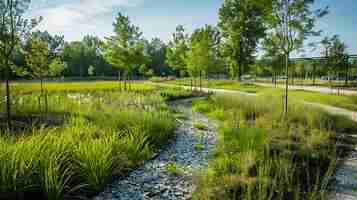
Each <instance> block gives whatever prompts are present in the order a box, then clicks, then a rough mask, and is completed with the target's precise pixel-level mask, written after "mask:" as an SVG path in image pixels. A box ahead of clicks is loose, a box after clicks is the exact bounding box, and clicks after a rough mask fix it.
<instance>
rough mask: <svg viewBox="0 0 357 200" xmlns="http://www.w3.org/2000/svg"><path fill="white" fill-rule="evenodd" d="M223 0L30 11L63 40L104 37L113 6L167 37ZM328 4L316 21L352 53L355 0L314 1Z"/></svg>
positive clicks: (356, 47) (84, 4)
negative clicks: (325, 10) (60, 35)
mask: <svg viewBox="0 0 357 200" xmlns="http://www.w3.org/2000/svg"><path fill="white" fill-rule="evenodd" d="M221 2H222V0H32V4H31V9H30V11H29V15H31V16H33V17H38V16H43V17H44V21H43V22H42V23H41V25H40V26H39V29H41V30H48V31H49V32H50V33H56V34H63V35H64V36H65V39H66V40H68V41H73V40H80V39H81V38H82V37H83V36H84V35H86V34H94V35H98V36H99V37H101V38H103V37H105V36H109V35H111V34H112V29H113V28H112V23H113V21H114V18H115V16H116V14H117V12H119V11H120V12H123V13H124V14H126V15H129V16H130V18H131V19H132V21H133V23H135V24H136V25H138V26H139V27H140V28H141V30H142V31H143V33H144V36H145V37H147V38H152V37H159V38H161V39H163V40H165V41H167V40H169V38H170V37H171V34H172V32H173V31H174V30H175V27H176V26H177V25H178V24H183V25H184V26H185V27H186V28H187V30H188V31H192V30H194V29H195V28H198V27H200V26H203V25H204V24H213V25H215V24H217V21H218V9H219V7H220V5H221ZM321 5H325V6H326V5H329V6H330V11H331V12H330V14H329V15H328V16H327V17H325V18H324V19H322V20H321V21H319V22H318V23H317V28H318V29H323V30H324V34H323V35H334V34H339V35H340V36H341V39H343V40H344V41H345V42H346V44H347V46H348V48H349V51H350V52H351V53H355V54H357V2H356V0H318V3H317V4H316V7H318V6H321ZM315 54H316V53H315Z"/></svg>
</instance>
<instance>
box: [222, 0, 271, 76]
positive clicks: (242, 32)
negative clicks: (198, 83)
mask: <svg viewBox="0 0 357 200" xmlns="http://www.w3.org/2000/svg"><path fill="white" fill-rule="evenodd" d="M270 2H271V1H266V0H258V1H250V0H225V1H223V4H222V7H221V8H220V10H219V27H220V28H221V32H222V37H223V38H224V39H225V40H224V41H225V42H224V43H223V45H222V53H223V54H224V55H225V56H227V58H228V61H229V63H230V65H229V66H230V67H231V71H233V73H232V77H237V78H239V79H240V77H241V76H242V74H243V72H244V71H246V70H247V65H248V64H250V63H252V61H253V55H254V53H255V52H256V47H257V45H258V42H259V40H260V39H261V38H262V37H263V36H264V31H265V28H266V27H265V22H266V21H265V16H266V15H267V14H268V11H269V9H270Z"/></svg>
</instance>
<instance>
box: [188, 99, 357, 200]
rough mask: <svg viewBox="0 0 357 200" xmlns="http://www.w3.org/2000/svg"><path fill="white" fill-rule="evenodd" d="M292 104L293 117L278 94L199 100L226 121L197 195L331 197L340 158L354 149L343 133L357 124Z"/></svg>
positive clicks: (292, 199)
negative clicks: (330, 192) (351, 148)
mask: <svg viewBox="0 0 357 200" xmlns="http://www.w3.org/2000/svg"><path fill="white" fill-rule="evenodd" d="M262 102H264V103H262ZM290 102H292V103H291V104H290V105H289V114H288V115H287V116H284V115H282V114H281V113H283V112H282V109H283V105H282V104H281V100H280V98H279V97H276V96H272V95H263V96H258V97H252V96H240V95H233V94H217V95H213V96H211V97H210V98H209V99H207V100H198V101H196V102H195V103H194V105H193V107H194V109H195V110H197V111H199V112H202V113H204V114H206V115H207V116H209V117H211V118H214V119H216V120H218V121H219V122H220V124H221V125H220V127H219V142H218V146H217V150H216V152H215V153H214V155H213V158H212V160H211V162H210V165H209V168H208V169H207V170H206V171H205V172H204V173H202V174H201V175H200V176H198V178H197V182H198V189H197V191H196V193H195V196H194V199H205V200H208V199H244V200H253V199H261V200H263V199H264V200H266V199H279V200H298V199H310V200H316V199H321V200H323V199H327V198H328V194H329V190H330V187H329V186H330V183H331V180H332V176H333V174H334V172H335V169H336V167H337V166H338V161H337V160H338V159H337V158H341V157H343V155H344V154H345V153H346V152H348V151H349V150H350V149H349V148H348V147H346V145H343V144H345V143H346V141H344V140H343V139H341V138H343V137H341V136H342V135H343V134H346V133H352V132H354V131H356V130H357V126H356V124H354V122H352V121H351V120H349V119H346V118H344V117H342V116H334V115H330V114H328V113H326V112H324V111H323V110H320V109H317V108H313V107H310V106H307V105H304V104H302V103H299V102H298V101H294V100H293V99H291V100H290ZM306 110H308V111H309V112H306Z"/></svg>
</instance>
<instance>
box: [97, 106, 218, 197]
mask: <svg viewBox="0 0 357 200" xmlns="http://www.w3.org/2000/svg"><path fill="white" fill-rule="evenodd" d="M172 106H173V107H174V108H175V109H178V110H179V111H181V112H183V113H184V116H185V118H184V119H181V120H178V121H179V123H178V128H177V130H176V138H175V139H174V141H173V142H172V143H171V144H170V145H169V146H168V147H167V149H165V150H163V151H162V152H161V153H159V154H158V156H157V157H156V158H155V159H153V160H151V161H148V162H147V163H146V164H145V165H144V166H142V167H141V168H139V169H137V170H135V171H133V172H132V173H131V174H130V175H129V176H128V177H126V178H124V179H122V180H118V181H116V182H114V183H113V184H111V185H109V186H108V188H107V189H106V190H105V191H104V192H103V193H102V194H100V195H99V196H97V197H95V198H94V200H104V199H105V200H119V199H120V200H129V199H130V200H144V199H165V200H166V199H170V200H171V199H172V200H176V199H177V200H179V199H190V198H191V195H192V192H193V191H194V190H195V185H194V183H193V176H194V174H195V173H196V172H198V171H200V170H201V169H205V168H207V166H208V161H207V156H208V155H209V154H210V153H212V151H214V148H215V144H216V140H217V138H216V124H215V123H213V122H211V121H209V120H208V119H207V118H206V117H204V116H203V115H201V114H198V113H195V112H193V111H192V106H191V101H190V100H181V101H177V102H175V103H173V105H172ZM197 122H199V123H200V124H205V125H206V126H207V128H206V129H205V130H198V129H197V128H194V124H195V123H197ZM175 168H177V169H175Z"/></svg>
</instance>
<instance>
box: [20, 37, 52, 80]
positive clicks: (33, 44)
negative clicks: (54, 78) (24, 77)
mask: <svg viewBox="0 0 357 200" xmlns="http://www.w3.org/2000/svg"><path fill="white" fill-rule="evenodd" d="M26 51H27V53H26V64H27V67H28V68H29V69H28V71H27V72H28V74H29V75H30V76H32V77H34V78H38V79H43V78H45V77H48V76H49V75H50V68H49V66H50V57H49V56H50V49H49V47H48V44H47V43H46V42H44V41H42V40H41V39H39V38H34V37H31V38H30V39H29V40H28V41H27V45H26Z"/></svg>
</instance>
